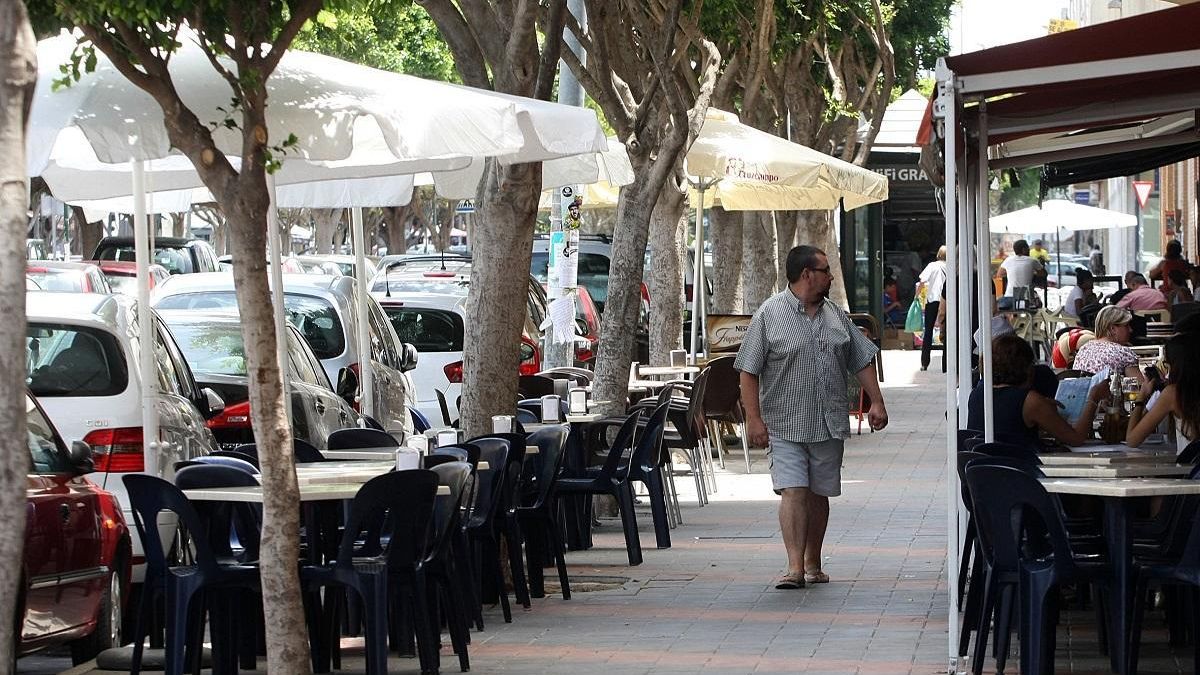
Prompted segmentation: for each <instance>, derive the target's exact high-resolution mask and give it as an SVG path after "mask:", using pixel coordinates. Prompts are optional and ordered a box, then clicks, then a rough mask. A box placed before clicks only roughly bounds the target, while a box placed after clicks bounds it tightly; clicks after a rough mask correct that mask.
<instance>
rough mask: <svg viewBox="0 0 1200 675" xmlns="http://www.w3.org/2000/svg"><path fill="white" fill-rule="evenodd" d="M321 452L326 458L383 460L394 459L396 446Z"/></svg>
mask: <svg viewBox="0 0 1200 675" xmlns="http://www.w3.org/2000/svg"><path fill="white" fill-rule="evenodd" d="M414 452H415V451H414ZM321 454H322V455H325V458H326V459H334V460H363V461H379V462H383V461H387V460H388V459H394V458H395V457H396V448H379V449H371V448H364V449H361V450H322V451H321ZM339 463H340V462H339ZM297 466H299V465H297Z"/></svg>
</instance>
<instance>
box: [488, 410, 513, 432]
mask: <svg viewBox="0 0 1200 675" xmlns="http://www.w3.org/2000/svg"><path fill="white" fill-rule="evenodd" d="M492 433H493V434H511V433H513V416H512V415H492Z"/></svg>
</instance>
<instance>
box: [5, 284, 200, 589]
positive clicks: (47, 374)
mask: <svg viewBox="0 0 1200 675" xmlns="http://www.w3.org/2000/svg"><path fill="white" fill-rule="evenodd" d="M137 310H138V307H137V302H136V301H135V300H134V299H133V298H129V297H126V296H123V295H101V294H97V293H48V292H40V291H34V292H29V293H27V294H26V315H27V318H28V321H29V323H28V328H27V329H26V339H25V364H26V383H27V384H28V386H29V390H30V391H31V392H33V394H34V395H35V396H37V397H38V400H39V401H41V404H42V408H43V409H44V410H45V411H46V414H47V415H48V416H49V417H50V420H51V421H52V422H53V423H54V426H55V427H57V428H58V430H59V432H60V433H61V435H62V437H63V438H64V439H67V442H68V443H69V442H71V441H74V440H82V441H85V442H87V443H88V444H90V445H91V446H92V451H93V452H94V459H95V467H96V471H95V473H94V474H92V475H91V476H90V478H91V479H92V480H93V481H95V482H96V483H98V484H99V485H100V486H101V487H103V488H104V489H105V490H108V491H109V492H112V493H114V494H116V495H117V499H118V500H120V502H121V508H122V510H123V511H124V512H125V518H126V520H127V521H128V522H131V523H132V522H133V515H132V511H131V510H130V507H129V497H128V495H127V494H126V492H125V484H124V482H122V480H121V476H123V475H125V474H127V473H142V472H145V471H146V467H147V465H148V464H153V463H154V462H153V460H157V467H158V475H160V476H162V477H164V478H168V479H169V478H170V477H171V472H172V471H173V467H174V464H175V462H177V461H179V460H184V459H189V458H191V457H196V456H199V455H204V454H208V453H209V452H212V451H213V450H215V449H216V448H217V444H216V439H215V438H214V437H213V434H212V431H210V430H209V428H208V426H207V425H206V418H207V417H211V416H213V415H216V414H219V413H220V412H221V411H222V410H223V409H224V402H223V401H221V400H220V397H219V396H217V395H216V394H215V393H214V392H212V391H211V390H205V389H202V388H201V387H198V386H197V385H196V380H195V378H194V377H193V376H192V371H191V369H189V368H188V365H187V363H186V362H185V361H184V359H183V355H182V354H181V353H180V351H179V347H178V346H177V345H176V344H175V340H174V338H172V336H171V333H170V332H169V331H168V330H167V327H166V325H165V324H163V322H162V320H161V319H159V317H158V316H157V315H156V316H155V317H154V351H155V357H156V358H155V362H156V364H157V366H158V368H157V370H158V372H157V373H154V374H151V375H150V376H151V377H157V378H158V382H159V384H160V391H161V394H160V395H159V397H158V401H157V406H156V407H157V411H158V429H159V431H158V433H159V439H160V440H161V441H164V442H163V443H162V444H161V445H160V447H159V450H158V453H157V457H156V458H147V457H146V455H145V451H144V450H143V442H144V434H143V426H142V388H141V383H142V378H143V377H144V376H145V374H144V373H142V372H141V368H140V363H141V362H140V361H139V358H140V354H141V350H142V345H143V344H144V343H143V342H142V340H141V337H140V335H139V333H138V321H137ZM147 459H151V460H152V461H149V462H148V461H147ZM164 528H165V529H164ZM173 529H174V525H173V524H171V525H170V527H167V526H166V525H165V524H162V523H160V530H162V534H163V536H164V540H165V541H170V540H171V538H172V530H173ZM133 546H134V560H135V562H139V563H140V562H141V560H142V558H141V555H142V551H141V542H140V540H139V539H138V538H137V537H135V538H134V543H133ZM142 573H143V569H142V565H140V564H139V565H137V566H135V567H134V580H135V581H140V580H141V575H142Z"/></svg>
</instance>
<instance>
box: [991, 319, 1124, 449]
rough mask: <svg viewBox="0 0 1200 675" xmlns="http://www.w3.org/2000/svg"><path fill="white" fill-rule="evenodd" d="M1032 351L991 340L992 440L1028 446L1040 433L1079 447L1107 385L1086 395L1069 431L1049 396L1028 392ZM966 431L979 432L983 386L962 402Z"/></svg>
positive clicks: (1008, 340)
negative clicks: (964, 407)
mask: <svg viewBox="0 0 1200 675" xmlns="http://www.w3.org/2000/svg"><path fill="white" fill-rule="evenodd" d="M1032 384H1033V349H1032V348H1031V347H1030V346H1029V343H1027V342H1025V341H1024V340H1022V339H1021V338H1019V337H1017V336H1016V335H1001V336H1000V337H998V338H996V339H995V340H993V341H992V385H993V387H992V416H993V421H994V425H993V427H992V429H993V431H995V436H996V440H998V441H1003V442H1007V443H1012V444H1015V445H1020V446H1023V447H1031V448H1032V447H1034V446H1035V445H1036V443H1037V438H1038V433H1039V432H1045V433H1047V434H1049V435H1051V436H1053V437H1054V438H1056V439H1058V441H1059V442H1061V443H1064V444H1066V445H1083V443H1084V441H1086V440H1087V439H1088V437H1089V436H1091V431H1092V421H1093V420H1094V419H1095V416H1096V408H1097V407H1098V406H1099V405H1100V403H1101V402H1103V401H1104V400H1105V399H1107V398H1108V386H1107V383H1105V382H1101V383H1099V384H1097V385H1096V386H1094V387H1092V390H1091V391H1090V392H1088V402H1087V404H1086V405H1085V406H1084V408H1083V414H1082V415H1080V416H1079V419H1078V420H1077V421H1076V422H1075V424H1074V426H1072V425H1070V424H1067V421H1066V420H1065V419H1063V417H1062V415H1060V414H1059V413H1058V404H1057V403H1056V402H1055V400H1054V399H1053V398H1052V397H1049V396H1045V395H1043V394H1040V393H1038V392H1037V391H1034V390H1033V389H1032ZM967 428H968V429H971V430H975V431H982V430H983V382H980V383H979V384H978V385H976V386H975V389H974V390H973V391H972V392H971V397H970V399H968V401H967Z"/></svg>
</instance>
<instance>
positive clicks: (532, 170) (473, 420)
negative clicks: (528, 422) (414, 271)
mask: <svg viewBox="0 0 1200 675" xmlns="http://www.w3.org/2000/svg"><path fill="white" fill-rule="evenodd" d="M541 186H542V165H541V164H540V163H535V164H514V165H511V166H501V165H500V163H499V162H496V161H494V160H489V161H488V167H487V169H486V171H485V176H484V179H483V182H482V183H481V187H480V191H479V194H478V197H477V199H476V200H475V203H476V208H478V209H479V215H480V217H479V219H478V222H477V224H476V226H475V232H474V234H475V236H476V237H477V238H478V239H477V241H480V242H484V245H481V246H477V247H475V248H474V250H473V252H472V258H471V286H470V290H469V291H468V292H467V307H466V308H467V321H466V324H467V334H466V340H465V343H464V345H463V346H464V349H463V386H462V407H461V414H462V423H461V427H462V428H463V429H464V430H465V431H466V433H467V437H468V438H470V437H473V436H479V435H481V434H487V433H491V431H492V415H511V414H512V411H513V410H514V409H515V406H516V403H517V367H518V365H519V364H520V361H521V354H520V350H521V326H522V325H523V324H524V322H525V312H526V307H527V306H528V302H527V296H528V293H529V272H528V270H529V260H530V258H531V257H532V256H533V244H532V242H533V225H534V221H535V218H536V216H537V204H538V195H539V194H540V193H541ZM483 327H487V331H486V332H484V331H483V330H481V328H483Z"/></svg>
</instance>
